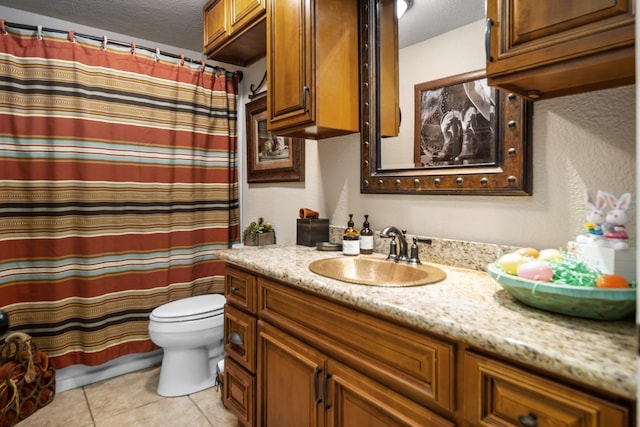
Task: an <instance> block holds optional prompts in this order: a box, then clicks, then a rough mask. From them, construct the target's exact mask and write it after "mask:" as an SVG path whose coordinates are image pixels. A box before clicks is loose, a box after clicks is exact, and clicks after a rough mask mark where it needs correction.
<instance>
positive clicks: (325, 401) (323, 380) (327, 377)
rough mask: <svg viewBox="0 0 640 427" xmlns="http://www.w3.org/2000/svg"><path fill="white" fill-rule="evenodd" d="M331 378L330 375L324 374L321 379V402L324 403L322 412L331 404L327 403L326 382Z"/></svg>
mask: <svg viewBox="0 0 640 427" xmlns="http://www.w3.org/2000/svg"><path fill="white" fill-rule="evenodd" d="M329 378H331V374H324V378H322V401H323V402H324V410H325V411H326V410H327V409H329V408H331V403H328V402H327V380H328V379H329Z"/></svg>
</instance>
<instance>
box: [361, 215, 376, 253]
mask: <svg viewBox="0 0 640 427" xmlns="http://www.w3.org/2000/svg"><path fill="white" fill-rule="evenodd" d="M360 253H361V254H362V255H371V254H372V253H373V231H371V228H369V215H365V216H364V223H363V224H362V229H361V230H360Z"/></svg>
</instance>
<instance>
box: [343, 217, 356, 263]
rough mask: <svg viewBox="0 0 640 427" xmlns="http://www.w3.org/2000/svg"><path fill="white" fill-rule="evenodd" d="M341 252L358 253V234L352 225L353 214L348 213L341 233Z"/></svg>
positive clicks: (346, 253)
mask: <svg viewBox="0 0 640 427" xmlns="http://www.w3.org/2000/svg"><path fill="white" fill-rule="evenodd" d="M342 253H343V254H344V255H358V254H359V253H360V236H359V235H358V230H356V229H355V227H354V226H353V214H349V222H347V228H346V229H345V230H344V233H343V234H342Z"/></svg>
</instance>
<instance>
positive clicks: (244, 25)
mask: <svg viewBox="0 0 640 427" xmlns="http://www.w3.org/2000/svg"><path fill="white" fill-rule="evenodd" d="M203 13H204V52H205V54H206V55H207V57H208V58H210V59H214V60H216V61H221V62H226V63H229V64H235V65H240V66H247V65H250V64H252V63H253V62H255V61H257V60H258V59H260V58H262V57H264V56H265V55H266V52H267V51H266V46H267V44H266V8H265V0H210V1H209V2H208V3H207V4H206V5H205V6H204V9H203Z"/></svg>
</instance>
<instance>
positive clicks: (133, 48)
mask: <svg viewBox="0 0 640 427" xmlns="http://www.w3.org/2000/svg"><path fill="white" fill-rule="evenodd" d="M135 54H136V42H131V55H135Z"/></svg>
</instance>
